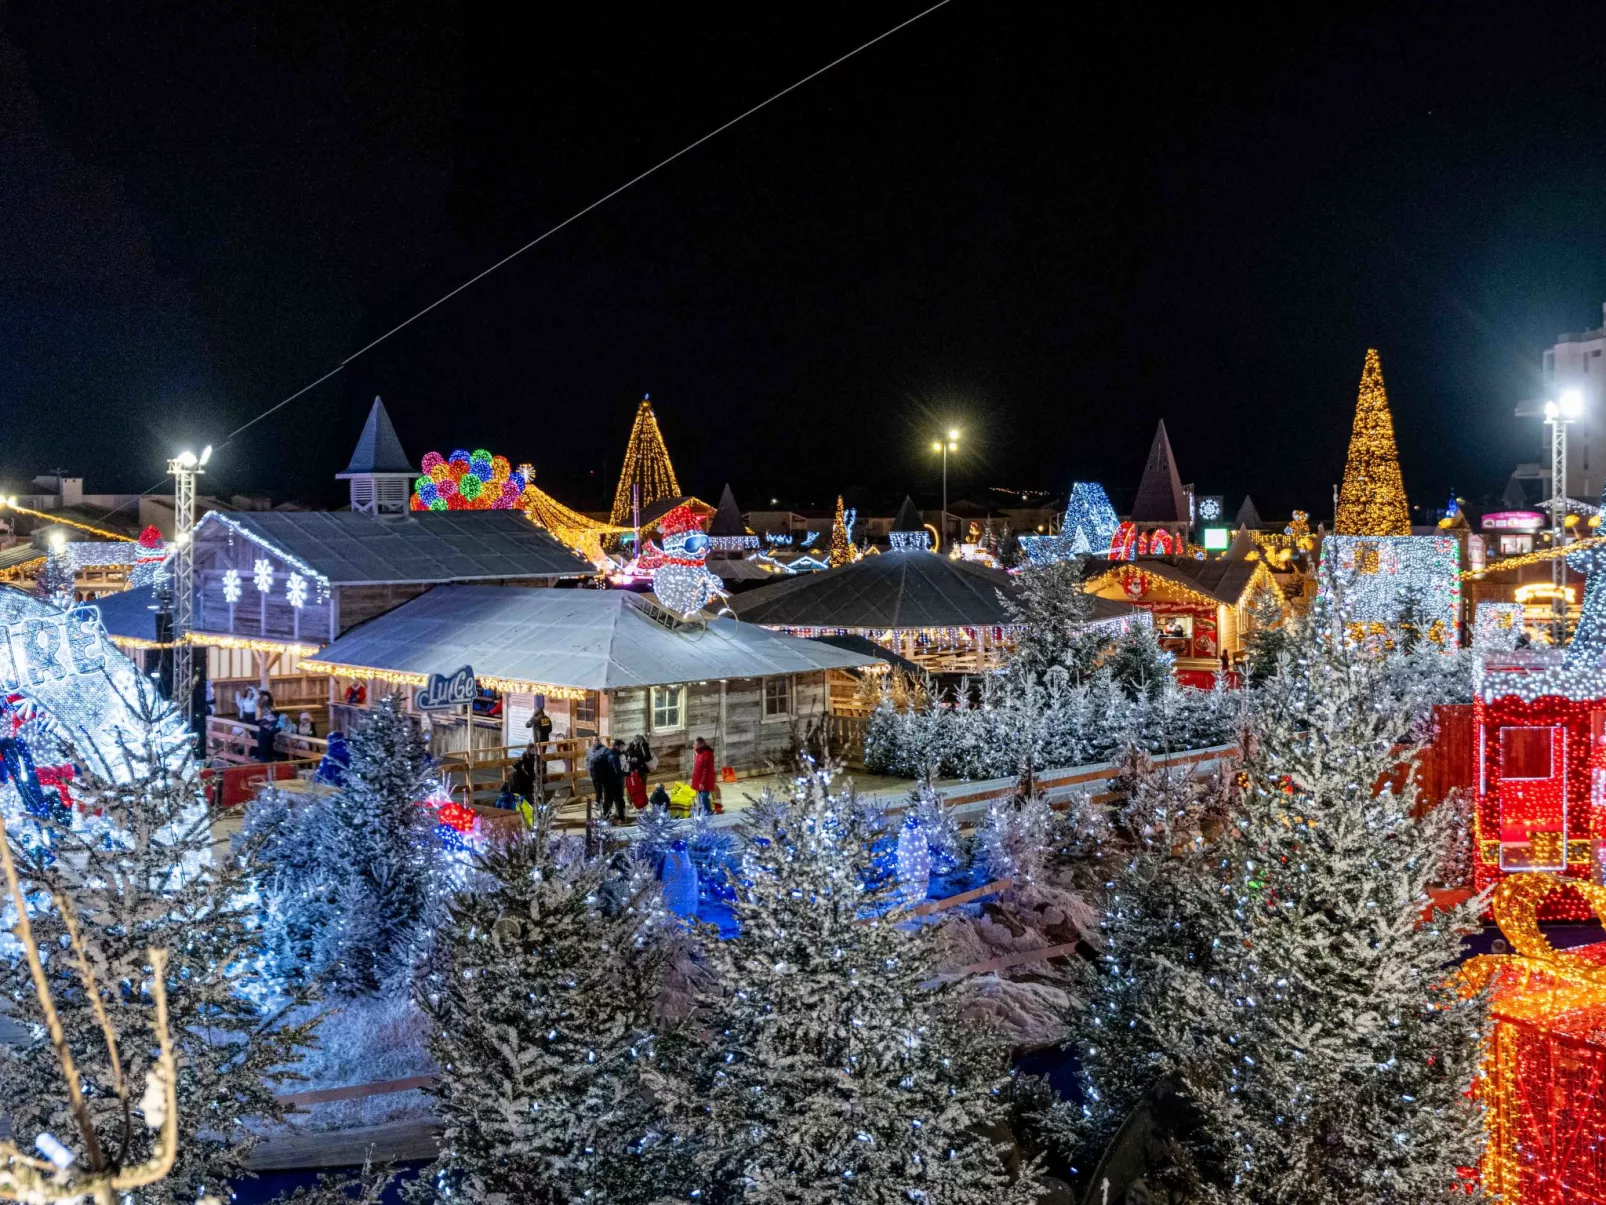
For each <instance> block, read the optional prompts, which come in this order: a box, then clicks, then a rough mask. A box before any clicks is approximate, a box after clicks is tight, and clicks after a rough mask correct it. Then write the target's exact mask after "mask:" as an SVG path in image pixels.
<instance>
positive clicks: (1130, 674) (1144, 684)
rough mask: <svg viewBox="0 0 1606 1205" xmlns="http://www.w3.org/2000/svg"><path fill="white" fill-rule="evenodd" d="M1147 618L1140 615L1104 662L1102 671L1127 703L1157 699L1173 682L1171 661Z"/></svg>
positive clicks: (1171, 658)
mask: <svg viewBox="0 0 1606 1205" xmlns="http://www.w3.org/2000/svg"><path fill="white" fill-rule="evenodd" d="M1147 618H1148V617H1147V616H1144V615H1139V616H1137V617H1136V619H1135V620H1134V621H1133V623H1132V624H1131V625H1130V626H1129V627H1128V628H1127V630H1126V631H1125V632H1124V633H1122V635H1121V638H1120V639H1119V640H1117V641H1116V642H1115V647H1114V648H1113V649H1111V650H1110V653H1109V655H1108V657H1106V658H1105V662H1104V664H1105V667H1106V668H1107V669H1108V670H1109V671H1110V675H1111V677H1113V678H1114V679H1115V682H1116V684H1117V685H1118V686H1119V687H1120V688H1121V691H1122V693H1123V694H1125V695H1126V696H1127V697H1128V698H1129V699H1139V698H1142V699H1157V698H1159V697H1160V695H1161V694H1162V693H1164V691H1165V688H1166V683H1167V682H1168V681H1171V680H1172V674H1171V665H1172V662H1173V660H1174V658H1173V657H1172V656H1171V654H1170V653H1168V652H1166V651H1165V650H1164V649H1162V648H1161V647H1160V636H1159V633H1158V632H1156V631H1155V629H1154V625H1153V624H1152V623H1148V622H1146V620H1147Z"/></svg>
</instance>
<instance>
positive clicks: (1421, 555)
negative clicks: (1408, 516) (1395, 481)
mask: <svg viewBox="0 0 1606 1205" xmlns="http://www.w3.org/2000/svg"><path fill="white" fill-rule="evenodd" d="M1317 576H1318V580H1319V583H1320V584H1319V586H1318V587H1317V594H1318V597H1322V598H1325V599H1327V600H1328V602H1329V603H1330V604H1342V611H1343V613H1344V614H1345V617H1346V620H1347V621H1348V622H1349V623H1350V624H1351V626H1352V630H1351V632H1350V635H1351V638H1354V637H1356V636H1357V635H1365V634H1366V633H1369V632H1372V631H1377V630H1380V627H1379V625H1380V626H1381V627H1382V628H1386V627H1388V626H1390V625H1394V624H1398V623H1399V622H1400V621H1401V620H1402V619H1407V620H1409V621H1411V622H1412V623H1416V624H1418V625H1419V626H1420V627H1421V628H1423V629H1424V633H1425V635H1427V637H1428V639H1430V640H1432V641H1433V642H1434V643H1436V644H1439V645H1441V646H1442V647H1444V648H1445V649H1453V648H1455V647H1456V646H1457V645H1458V643H1459V638H1458V637H1457V634H1456V633H1457V630H1458V628H1459V625H1460V622H1461V619H1460V617H1461V545H1460V543H1459V542H1458V541H1457V540H1456V538H1455V537H1454V536H1449V535H1443V536H1378V537H1369V536H1341V535H1334V536H1328V537H1327V539H1325V540H1323V541H1322V559H1321V566H1320V569H1319V572H1318V574H1317ZM1335 590H1336V591H1337V593H1338V595H1339V597H1338V598H1336V599H1335V598H1334V597H1333V594H1334V591H1335ZM1408 605H1409V606H1410V608H1411V609H1412V611H1413V612H1414V613H1413V614H1411V615H1406V614H1404V612H1405V609H1406V607H1407V606H1408Z"/></svg>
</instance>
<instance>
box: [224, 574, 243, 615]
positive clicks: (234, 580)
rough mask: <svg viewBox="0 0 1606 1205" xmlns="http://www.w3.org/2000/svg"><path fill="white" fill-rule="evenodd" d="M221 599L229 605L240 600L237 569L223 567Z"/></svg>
mask: <svg viewBox="0 0 1606 1205" xmlns="http://www.w3.org/2000/svg"><path fill="white" fill-rule="evenodd" d="M223 601H224V602H226V603H228V604H229V605H230V606H232V605H233V604H235V603H237V602H239V601H240V571H239V570H238V569H225V570H224V571H223Z"/></svg>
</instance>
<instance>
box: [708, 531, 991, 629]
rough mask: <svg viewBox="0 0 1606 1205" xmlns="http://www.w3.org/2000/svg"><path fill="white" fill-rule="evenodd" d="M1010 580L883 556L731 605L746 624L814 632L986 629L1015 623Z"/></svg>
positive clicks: (960, 566)
mask: <svg viewBox="0 0 1606 1205" xmlns="http://www.w3.org/2000/svg"><path fill="white" fill-rule="evenodd" d="M1000 590H1002V591H1004V592H1005V593H1006V594H1008V593H1011V592H1013V590H1014V586H1013V584H1012V583H1011V581H1010V578H1009V575H1008V574H1006V573H1003V572H1002V571H1000V570H997V569H989V568H987V567H986V566H984V565H978V564H976V563H975V562H973V561H954V560H949V559H948V558H947V557H945V556H937V555H936V554H934V553H930V552H926V551H924V550H921V549H908V550H899V549H893V550H892V551H891V552H884V553H882V554H881V555H880V556H870V557H865V558H864V559H863V560H861V561H856V562H854V563H853V564H851V565H841V566H838V567H837V568H835V569H826V570H822V571H820V572H818V573H810V574H807V575H802V576H798V577H793V578H787V579H786V580H784V581H779V582H774V583H772V584H770V585H768V586H760V587H758V588H757V589H755V590H750V591H748V592H747V593H745V594H740V595H737V596H736V597H735V598H734V599H732V601H731V606H732V608H733V609H734V610H735V611H736V613H737V614H738V615H739V616H741V618H742V619H744V620H746V621H748V622H749V623H761V624H766V625H768V626H770V627H809V628H874V629H886V628H949V627H989V626H993V625H998V624H1010V623H1013V622H1014V621H1013V620H1012V619H1011V618H1010V617H1009V615H1008V614H1007V613H1006V612H1005V611H1004V606H1003V603H1002V602H1001V601H1000V600H999V597H998V592H999V591H1000Z"/></svg>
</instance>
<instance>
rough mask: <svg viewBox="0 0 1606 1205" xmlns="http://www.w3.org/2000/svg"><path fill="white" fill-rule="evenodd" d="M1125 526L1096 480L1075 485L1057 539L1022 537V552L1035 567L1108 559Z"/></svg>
mask: <svg viewBox="0 0 1606 1205" xmlns="http://www.w3.org/2000/svg"><path fill="white" fill-rule="evenodd" d="M1120 526H1121V521H1120V519H1118V518H1117V517H1116V514H1115V507H1113V506H1111V505H1110V497H1109V495H1108V494H1106V493H1105V492H1104V487H1103V486H1102V485H1100V484H1099V483H1098V482H1096V481H1076V482H1072V483H1071V496H1070V499H1069V500H1068V501H1067V502H1066V504H1065V517H1064V519H1063V520H1062V521H1061V523H1060V531H1059V534H1058V535H1055V536H1021V537H1020V546H1021V550H1022V551H1023V552H1024V553H1025V554H1026V559H1027V560H1029V561H1030V562H1031V563H1032V564H1034V565H1049V564H1052V563H1054V562H1055V561H1063V560H1065V559H1066V558H1067V557H1073V556H1104V555H1105V554H1106V553H1108V552H1109V551H1110V548H1111V544H1112V541H1114V539H1115V533H1116V531H1117V529H1119V528H1120Z"/></svg>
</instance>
